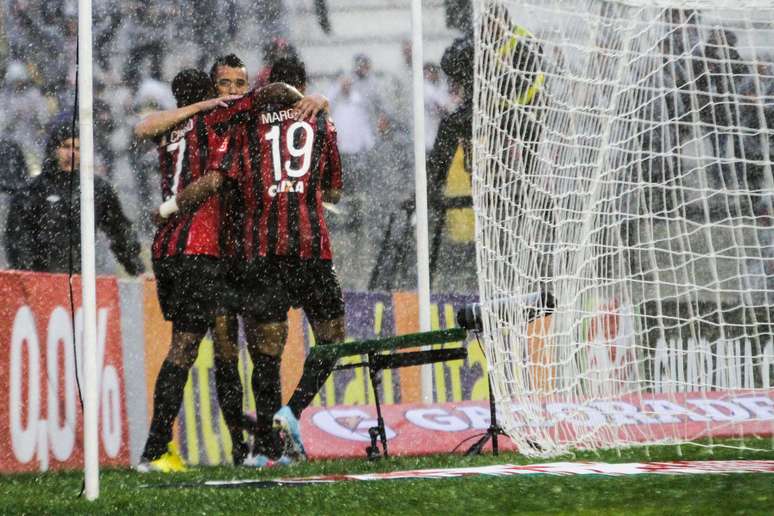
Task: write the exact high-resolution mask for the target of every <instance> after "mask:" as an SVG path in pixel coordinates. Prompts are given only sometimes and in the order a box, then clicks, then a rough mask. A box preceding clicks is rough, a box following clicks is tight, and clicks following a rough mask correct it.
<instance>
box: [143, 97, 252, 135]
mask: <svg viewBox="0 0 774 516" xmlns="http://www.w3.org/2000/svg"><path fill="white" fill-rule="evenodd" d="M238 98H240V96H239V95H230V96H227V97H220V98H214V99H207V100H203V101H201V102H196V103H195V104H190V105H188V106H185V107H181V108H176V109H168V110H166V111H156V112H154V113H151V114H149V115H148V116H146V117H145V118H143V119H142V120H141V121H140V122H138V123H137V125H135V126H134V136H135V137H137V138H140V139H147V138H153V137H155V136H158V135H160V134H163V133H165V132H167V131H169V130H170V129H172V128H174V127H175V126H176V125H178V124H179V123H180V122H183V121H184V120H187V119H189V118H191V117H192V116H194V115H196V114H197V113H202V112H205V111H210V110H212V109H215V108H217V107H225V106H227V105H228V104H227V102H228V101H230V100H235V99H238Z"/></svg>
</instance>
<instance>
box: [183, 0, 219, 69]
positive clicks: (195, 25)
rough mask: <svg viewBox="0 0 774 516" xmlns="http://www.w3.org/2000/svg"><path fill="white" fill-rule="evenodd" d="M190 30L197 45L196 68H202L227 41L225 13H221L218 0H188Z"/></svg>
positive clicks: (204, 67) (217, 53)
mask: <svg viewBox="0 0 774 516" xmlns="http://www.w3.org/2000/svg"><path fill="white" fill-rule="evenodd" d="M190 2H191V13H192V16H190V18H189V19H190V21H191V30H192V31H193V38H194V42H195V43H196V44H197V45H198V46H199V60H198V61H197V68H198V69H199V70H204V69H206V67H207V66H208V65H209V64H210V63H209V61H210V60H211V59H212V57H213V56H217V55H220V54H221V50H222V48H223V43H224V42H228V39H227V36H226V33H227V30H226V29H227V28H228V27H227V25H228V19H226V17H227V13H225V12H224V13H223V14H221V12H220V10H219V6H220V5H221V4H222V3H223V2H219V1H218V0H190Z"/></svg>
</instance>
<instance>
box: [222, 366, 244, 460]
mask: <svg viewBox="0 0 774 516" xmlns="http://www.w3.org/2000/svg"><path fill="white" fill-rule="evenodd" d="M215 389H216V390H217V392H218V404H219V405H220V410H221V411H222V412H223V419H224V420H225V421H226V427H227V428H228V432H229V434H230V435H231V444H232V446H234V447H236V446H237V445H238V444H239V443H241V442H243V441H244V437H243V435H242V393H243V391H242V380H241V379H240V378H239V364H238V362H237V359H236V358H234V360H221V359H219V358H217V357H216V358H215Z"/></svg>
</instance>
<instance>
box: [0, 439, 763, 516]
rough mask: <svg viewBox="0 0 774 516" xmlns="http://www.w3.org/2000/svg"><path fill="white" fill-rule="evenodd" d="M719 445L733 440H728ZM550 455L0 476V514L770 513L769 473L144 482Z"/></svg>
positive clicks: (650, 455) (701, 451)
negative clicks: (89, 481)
mask: <svg viewBox="0 0 774 516" xmlns="http://www.w3.org/2000/svg"><path fill="white" fill-rule="evenodd" d="M725 444H735V443H734V442H730V441H729V442H726V443H725ZM747 444H748V445H750V444H753V445H754V446H755V447H756V448H760V447H765V448H766V451H740V450H734V449H729V448H716V449H715V450H714V451H713V452H711V451H710V450H708V449H707V448H701V447H696V446H683V447H681V449H678V448H676V447H650V448H648V449H647V450H646V449H644V448H638V449H629V450H623V451H621V452H620V454H619V453H617V452H615V451H605V452H601V453H585V452H584V453H578V454H575V455H574V456H568V457H561V458H559V459H555V460H562V461H564V460H588V461H603V462H645V461H671V460H737V459H759V460H761V459H766V460H774V449H772V441H771V439H768V438H767V439H761V440H757V441H755V442H754V443H751V442H750V440H748V441H747ZM530 462H533V463H534V462H550V461H549V460H527V459H525V458H524V457H522V456H520V455H517V454H501V455H500V456H499V457H493V456H492V455H491V454H486V455H483V456H478V457H462V456H459V455H445V456H431V457H418V458H410V457H402V458H390V459H383V460H381V461H377V462H367V461H366V460H339V461H320V462H310V463H306V464H299V465H295V466H291V467H283V468H273V469H269V470H263V471H259V470H251V469H244V468H239V469H235V468H229V467H204V468H198V469H192V470H191V471H189V472H187V473H183V474H175V475H161V474H145V475H140V474H137V473H134V472H132V471H129V470H112V471H103V472H102V473H101V477H100V478H101V493H100V498H99V500H97V501H95V502H87V501H86V500H84V499H79V498H77V493H78V491H79V490H80V485H81V480H82V473H81V472H78V471H72V472H59V473H45V474H20V475H2V476H0V514H19V513H26V514H83V513H93V514H106V513H109V514H283V515H290V514H336V515H349V514H442V515H444V514H465V515H469V516H473V515H478V514H530V513H531V514H701V515H705V514H774V475H772V474H726V475H718V474H714V475H685V476H672V475H635V476H623V477H608V476H596V475H593V476H563V477H556V476H544V475H525V476H513V477H496V478H493V477H472V478H461V479H428V480H392V481H378V482H338V483H335V484H325V485H306V486H298V487H272V488H264V489H257V488H254V487H241V488H231V489H222V488H221V489H217V488H210V487H198V488H185V489H180V488H174V489H163V488H160V487H152V488H143V487H141V486H142V485H145V484H151V485H158V484H163V483H177V482H180V483H183V482H199V481H204V480H216V479H221V480H224V479H261V478H264V479H269V478H278V477H303V476H312V475H324V474H335V473H367V472H377V471H397V470H405V469H417V468H445V467H465V466H483V465H487V464H505V463H512V464H526V463H530Z"/></svg>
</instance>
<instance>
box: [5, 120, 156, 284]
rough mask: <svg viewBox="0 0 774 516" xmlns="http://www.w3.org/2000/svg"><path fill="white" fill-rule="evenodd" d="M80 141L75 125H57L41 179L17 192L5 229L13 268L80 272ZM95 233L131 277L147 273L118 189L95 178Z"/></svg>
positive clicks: (47, 149) (51, 131)
mask: <svg viewBox="0 0 774 516" xmlns="http://www.w3.org/2000/svg"><path fill="white" fill-rule="evenodd" d="M79 145H80V141H79V138H78V134H77V129H76V133H75V134H72V129H71V126H70V124H66V123H61V122H60V123H56V124H55V125H54V126H53V127H52V128H51V129H50V131H49V136H48V141H47V143H46V150H45V155H44V159H43V170H42V172H41V174H40V175H39V176H37V177H35V178H33V179H32V180H31V181H30V184H29V185H28V186H27V187H25V188H22V189H21V190H19V191H17V192H16V193H15V194H14V196H13V198H12V200H11V207H10V210H9V215H8V222H7V225H6V235H5V237H6V238H5V247H6V255H7V257H8V262H9V265H10V267H11V268H13V269H19V270H31V271H40V272H72V273H79V272H80V269H81V214H80V195H81V194H80V174H79V173H78V168H79V166H80V154H79ZM94 212H95V213H94V214H95V222H96V227H97V228H98V229H100V230H101V231H103V232H104V233H105V234H106V235H107V237H108V239H109V240H110V248H111V250H112V251H113V253H114V254H115V256H116V259H117V260H118V262H119V263H121V265H123V267H124V269H125V270H126V272H127V273H128V274H130V275H132V276H136V275H137V274H140V273H142V272H144V270H145V268H144V266H143V264H142V261H141V260H140V256H139V254H140V244H139V242H138V240H137V235H136V234H135V232H134V230H133V229H132V225H131V223H130V222H129V220H128V219H127V218H126V216H125V215H124V212H123V208H122V206H121V202H120V201H119V199H118V196H117V195H116V192H115V191H114V190H113V187H112V186H111V185H110V183H108V182H107V181H105V180H104V179H102V178H101V177H99V176H95V177H94Z"/></svg>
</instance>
